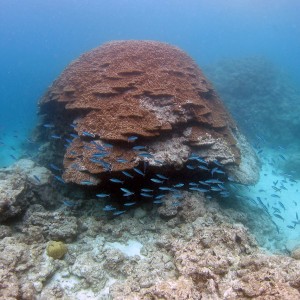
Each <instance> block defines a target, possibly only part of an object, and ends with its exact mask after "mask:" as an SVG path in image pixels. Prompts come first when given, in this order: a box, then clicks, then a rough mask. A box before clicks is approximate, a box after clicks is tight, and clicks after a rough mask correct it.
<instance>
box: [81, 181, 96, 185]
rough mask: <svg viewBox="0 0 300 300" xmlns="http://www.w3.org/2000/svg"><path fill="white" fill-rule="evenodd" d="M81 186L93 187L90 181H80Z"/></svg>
mask: <svg viewBox="0 0 300 300" xmlns="http://www.w3.org/2000/svg"><path fill="white" fill-rule="evenodd" d="M80 184H81V185H94V184H95V183H94V182H92V181H90V180H82V181H80Z"/></svg>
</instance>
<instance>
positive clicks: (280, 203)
mask: <svg viewBox="0 0 300 300" xmlns="http://www.w3.org/2000/svg"><path fill="white" fill-rule="evenodd" d="M278 203H279V205H280V206H281V207H282V208H283V209H284V210H285V206H284V205H283V203H282V202H280V201H278Z"/></svg>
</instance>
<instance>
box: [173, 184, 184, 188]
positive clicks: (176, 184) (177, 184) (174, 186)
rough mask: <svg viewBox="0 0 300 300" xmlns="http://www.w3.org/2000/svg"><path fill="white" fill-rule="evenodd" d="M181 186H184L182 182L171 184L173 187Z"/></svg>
mask: <svg viewBox="0 0 300 300" xmlns="http://www.w3.org/2000/svg"><path fill="white" fill-rule="evenodd" d="M183 186H184V183H177V184H175V185H173V187H174V188H180V187H183Z"/></svg>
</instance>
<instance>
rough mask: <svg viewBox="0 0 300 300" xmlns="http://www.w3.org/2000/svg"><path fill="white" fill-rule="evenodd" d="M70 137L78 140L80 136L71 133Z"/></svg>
mask: <svg viewBox="0 0 300 300" xmlns="http://www.w3.org/2000/svg"><path fill="white" fill-rule="evenodd" d="M70 136H71V137H72V138H74V139H76V138H78V137H79V135H78V134H75V133H71V134H70Z"/></svg>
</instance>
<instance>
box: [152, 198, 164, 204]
mask: <svg viewBox="0 0 300 300" xmlns="http://www.w3.org/2000/svg"><path fill="white" fill-rule="evenodd" d="M153 203H154V204H163V203H164V202H163V201H162V200H159V199H158V200H153Z"/></svg>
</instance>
